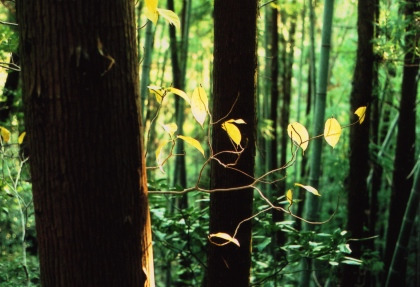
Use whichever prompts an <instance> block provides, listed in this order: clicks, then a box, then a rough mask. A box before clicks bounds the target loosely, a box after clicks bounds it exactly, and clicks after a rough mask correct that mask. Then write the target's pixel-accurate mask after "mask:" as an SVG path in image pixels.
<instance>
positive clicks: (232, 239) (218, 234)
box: [209, 232, 240, 247]
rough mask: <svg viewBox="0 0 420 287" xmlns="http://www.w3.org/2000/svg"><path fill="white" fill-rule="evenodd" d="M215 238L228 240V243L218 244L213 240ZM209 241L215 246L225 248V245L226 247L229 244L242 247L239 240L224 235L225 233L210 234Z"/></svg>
mask: <svg viewBox="0 0 420 287" xmlns="http://www.w3.org/2000/svg"><path fill="white" fill-rule="evenodd" d="M214 237H216V238H219V239H223V240H226V242H222V243H217V242H215V241H214V239H213V238H214ZM209 240H210V242H211V243H213V244H215V245H218V246H223V245H226V244H228V243H233V244H236V245H237V246H238V247H239V246H240V245H239V241H238V239H236V238H233V237H232V236H230V235H229V234H227V233H224V232H218V233H213V234H210V235H209Z"/></svg>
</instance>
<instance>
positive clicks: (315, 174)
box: [300, 0, 334, 287]
mask: <svg viewBox="0 0 420 287" xmlns="http://www.w3.org/2000/svg"><path fill="white" fill-rule="evenodd" d="M333 12H334V0H327V1H325V7H324V16H323V17H324V18H323V29H322V45H321V58H320V65H319V66H320V72H319V80H318V87H317V93H316V98H315V112H314V126H313V135H319V134H322V133H323V128H324V122H325V119H324V116H325V102H326V97H327V86H328V70H329V69H328V67H329V57H330V46H331V29H332V19H333ZM311 146H312V147H311V149H310V159H309V164H310V173H309V185H311V186H312V187H314V188H318V185H319V177H320V176H321V154H322V141H321V140H319V139H318V140H314V141H312V142H311ZM318 200H319V199H318V198H315V197H314V196H313V195H311V194H308V195H306V196H305V216H304V217H305V219H307V220H310V221H317V220H318V218H319V216H318V210H319V206H318ZM303 228H304V230H314V225H312V224H307V223H304V224H303ZM303 265H304V266H305V265H306V268H305V269H306V270H304V271H303V272H302V275H301V278H300V280H301V281H300V286H303V287H304V286H309V282H310V274H311V268H312V261H311V260H309V259H308V260H306V264H303Z"/></svg>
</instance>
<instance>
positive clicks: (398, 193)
mask: <svg viewBox="0 0 420 287" xmlns="http://www.w3.org/2000/svg"><path fill="white" fill-rule="evenodd" d="M405 5H406V6H405V7H404V12H405V17H406V19H407V21H409V24H408V26H407V28H406V31H407V32H406V34H405V50H406V54H405V57H404V70H403V80H402V86H401V101H400V118H399V121H398V135H397V146H396V151H395V161H394V173H393V179H392V192H391V199H390V208H389V219H388V231H387V239H386V249H385V267H386V269H385V270H388V268H389V266H390V263H391V259H392V255H393V254H394V249H395V244H396V242H397V238H398V234H399V231H400V230H399V229H400V226H401V222H402V220H403V215H404V210H405V207H406V205H407V201H408V197H409V194H410V190H411V186H412V184H413V178H412V177H408V175H409V174H410V172H411V170H412V169H413V167H414V162H415V158H414V153H415V142H416V110H415V106H416V98H417V92H418V89H417V79H416V77H418V71H419V65H420V57H419V55H418V54H416V51H415V49H416V43H418V39H419V38H418V37H419V36H418V34H417V35H416V34H415V33H414V32H413V31H416V29H418V27H417V26H416V25H417V24H416V21H415V16H414V15H415V13H416V12H418V11H419V10H420V7H419V4H418V2H417V1H407V2H406V3H405ZM416 37H417V38H416ZM400 267H401V269H400V277H399V279H400V280H401V281H400V282H401V284H402V285H404V282H405V266H400Z"/></svg>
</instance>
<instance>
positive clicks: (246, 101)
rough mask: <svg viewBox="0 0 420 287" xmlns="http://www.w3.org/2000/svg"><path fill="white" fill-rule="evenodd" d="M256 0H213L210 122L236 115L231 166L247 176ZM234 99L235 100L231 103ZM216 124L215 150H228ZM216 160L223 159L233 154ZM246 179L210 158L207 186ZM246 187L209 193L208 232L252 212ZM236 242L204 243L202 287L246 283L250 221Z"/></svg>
mask: <svg viewBox="0 0 420 287" xmlns="http://www.w3.org/2000/svg"><path fill="white" fill-rule="evenodd" d="M256 16H257V1H255V0H246V1H236V0H215V2H214V25H215V30H214V41H215V42H214V75H213V79H214V85H213V90H214V102H213V121H217V120H219V119H221V118H223V117H226V116H228V118H229V119H230V118H232V119H238V118H242V119H243V120H244V121H245V122H246V123H247V124H246V125H241V126H240V130H241V133H242V143H241V144H242V146H243V147H245V151H244V152H243V153H242V155H241V156H240V159H239V161H238V163H237V165H236V166H235V168H237V169H238V170H241V171H243V172H244V173H246V174H248V175H251V176H252V175H253V170H254V162H255V159H254V157H255V130H256V117H255V110H256V105H255V86H256V53H255V52H256ZM235 101H236V103H235ZM220 124H221V123H220V122H219V123H217V124H216V125H214V127H213V135H212V140H213V143H212V148H213V151H214V152H215V153H218V152H220V151H226V150H234V148H233V146H232V143H231V141H230V140H229V138H228V136H227V134H226V132H225V131H224V130H223V129H222V128H221V125H220ZM218 158H219V159H220V160H221V161H222V162H224V163H229V162H232V161H234V159H235V155H233V154H227V153H224V154H223V155H219V156H218ZM251 180H252V179H251V178H250V177H248V176H245V175H244V174H243V173H240V172H237V171H234V170H232V169H229V168H225V167H223V166H221V165H220V164H219V163H218V162H217V161H212V166H211V188H212V189H218V188H234V189H235V187H240V186H244V185H247V184H249V183H250V182H251ZM252 200H253V191H252V189H249V188H248V189H240V190H237V189H236V190H234V191H229V192H225V191H223V192H217V193H213V194H212V195H211V197H210V233H216V232H225V233H228V234H230V235H233V233H234V230H235V228H236V227H237V225H238V223H239V222H240V221H242V220H244V219H246V218H248V217H249V216H250V215H251V214H252ZM236 238H237V239H238V241H239V242H240V244H241V246H240V247H237V246H236V245H234V244H228V245H226V246H224V247H219V246H216V245H213V244H210V245H209V250H208V276H207V280H208V282H207V286H217V287H221V286H249V275H250V266H251V250H250V248H251V223H250V222H249V221H248V222H247V223H244V224H242V225H241V227H240V229H239V232H238V234H237V236H236Z"/></svg>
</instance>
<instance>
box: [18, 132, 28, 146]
mask: <svg viewBox="0 0 420 287" xmlns="http://www.w3.org/2000/svg"><path fill="white" fill-rule="evenodd" d="M25 136H26V132H23V133H21V134H20V136H19V137H18V144H22V143H23V139H24V138H25Z"/></svg>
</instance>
